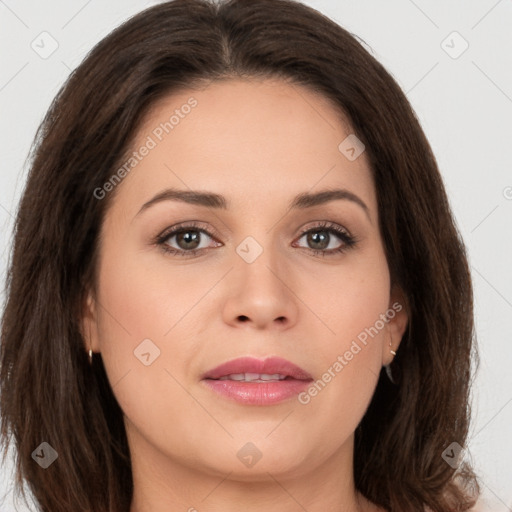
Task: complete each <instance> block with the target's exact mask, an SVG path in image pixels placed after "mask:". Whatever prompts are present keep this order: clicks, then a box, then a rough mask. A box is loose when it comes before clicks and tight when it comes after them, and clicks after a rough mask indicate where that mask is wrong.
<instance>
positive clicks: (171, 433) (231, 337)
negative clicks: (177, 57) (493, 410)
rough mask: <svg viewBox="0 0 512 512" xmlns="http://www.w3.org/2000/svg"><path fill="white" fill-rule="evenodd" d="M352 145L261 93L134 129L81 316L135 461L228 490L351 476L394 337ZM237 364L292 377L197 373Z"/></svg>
mask: <svg viewBox="0 0 512 512" xmlns="http://www.w3.org/2000/svg"><path fill="white" fill-rule="evenodd" d="M351 133H352V132H351V130H350V127H349V126H347V125H346V124H345V123H343V122H342V120H341V118H340V117H339V115H338V114H337V113H336V111H335V110H334V108H333V107H332V105H330V104H329V103H328V102H327V100H326V99H325V98H323V97H321V96H319V95H317V94H315V93H313V92H311V91H308V90H306V89H304V88H300V87H298V86H292V85H289V84H287V83H286V82H284V81H272V80H264V81H241V80H240V81H238V80H230V81H224V82H214V83H212V84H210V85H209V86H208V87H207V88H205V89H203V90H199V91H198V90H189V91H184V92H181V93H179V94H174V95H172V96H170V97H168V98H166V99H165V101H161V102H160V103H159V104H157V105H156V106H155V107H154V108H153V109H152V110H151V112H150V113H149V114H148V115H147V117H146V118H145V120H144V123H143V125H142V126H141V128H140V130H139V133H138V137H137V141H136V143H135V144H134V146H133V150H134V151H136V152H137V154H138V156H136V157H134V159H133V160H132V161H131V162H128V164H127V165H126V166H125V172H124V173H123V172H120V173H119V174H118V176H119V175H120V176H121V177H123V175H125V176H124V177H123V179H122V181H121V182H120V183H119V184H117V185H116V190H115V196H114V200H113V202H112V203H111V205H110V208H109V210H108V213H107V215H106V217H105V219H104V223H103V226H102V238H101V240H102V243H101V247H100V257H99V261H98V265H99V268H98V271H99V273H98V276H99V278H98V283H97V289H96V290H95V292H94V294H93V293H92V292H91V295H90V296H89V300H88V302H87V305H88V307H87V310H86V313H85V314H84V319H83V320H84V332H86V333H88V335H87V336H88V338H87V340H88V343H90V344H91V345H92V348H93V350H94V351H95V352H100V353H101V356H102V358H103V362H104V365H105V368H106V371H107V375H108V378H109V381H110V384H111V386H112V388H113V392H114V394H115V396H116V398H117V400H118V402H119V404H120V406H121V408H122V410H123V412H124V414H125V424H126V429H127V434H128V438H129V443H130V449H131V453H132V458H136V459H137V460H138V461H139V462H138V463H139V464H141V465H142V464H143V462H142V460H146V461H149V460H151V464H152V467H153V468H156V467H158V468H162V469H163V468H164V467H165V468H166V470H168V471H171V470H172V469H171V468H174V469H176V468H180V469H181V470H182V471H187V470H188V471H201V472H203V473H207V474H210V475H223V476H225V475H226V474H227V473H230V472H231V473H232V475H234V476H236V478H238V479H239V480H244V479H246V480H257V479H263V478H266V477H265V475H266V473H267V472H268V471H271V472H272V474H273V475H278V474H279V475H281V476H282V477H283V478H284V477H285V476H286V477H294V476H299V475H305V474H307V473H311V472H313V471H320V468H322V467H326V466H327V465H328V464H330V463H331V462H333V463H337V464H340V463H341V462H344V463H345V464H348V461H349V460H350V459H349V457H350V455H349V454H350V453H351V451H352V442H353V434H354V430H355V429H356V427H357V425H358V424H359V422H360V421H361V419H362V417H363V415H364V413H365V411H366V408H367V407H368V405H369V402H370V400H371V397H372V395H373V393H374V390H375V387H376V384H377V380H378V375H379V373H380V370H381V367H382V365H385V364H388V363H390V362H391V360H392V357H393V356H392V355H391V354H390V348H391V347H390V343H391V344H392V349H393V350H395V351H396V350H397V348H398V345H399V343H400V339H401V336H402V334H403V332H404V330H405V327H406V314H405V306H404V304H403V301H402V297H401V296H400V295H399V294H398V292H397V291H396V290H393V289H391V286H390V275H389V270H388V265H387V261H386V257H385V253H384V247H383V242H382V239H381V235H380V233H379V229H378V225H379V219H378V212H377V196H376V191H375V189H374V185H373V181H372V176H371V172H370V168H369V166H368V161H367V158H366V154H365V152H364V151H363V152H362V153H361V154H360V155H359V156H357V154H358V152H359V151H358V149H359V147H358V146H354V143H353V140H352V139H349V140H348V141H345V139H346V138H347V137H348V136H349V135H350V134H351ZM351 140H352V143H351ZM343 141H345V142H343ZM342 142H343V144H341V146H340V143H342ZM144 147H145V148H146V149H145V150H144V149H143V148H144ZM350 147H353V148H354V149H355V151H351V150H350ZM340 148H341V149H340ZM355 156H357V158H354V157H355ZM126 169H129V170H128V171H127V170H126ZM116 172H117V171H116ZM113 186H114V185H112V184H110V186H109V185H108V184H107V185H106V186H105V187H104V191H105V193H106V194H108V193H113V192H112V190H110V189H111V188H112V187H113ZM170 189H173V190H174V195H173V194H171V193H169V190H170ZM333 190H341V192H338V193H337V195H336V194H333V195H332V196H330V197H327V195H326V194H324V195H319V193H320V192H323V191H333ZM165 191H167V194H166V193H165ZM191 191H199V192H201V193H204V194H206V193H208V194H215V195H216V196H215V197H214V198H213V199H212V198H211V197H210V199H209V202H208V201H206V200H204V201H203V200H199V199H198V198H197V196H192V195H191ZM178 192H187V193H188V194H190V195H189V201H187V200H186V198H181V199H179V197H178V194H177V193H178ZM102 194H103V192H99V191H97V195H98V197H100V198H99V199H98V200H103V199H101V196H102ZM217 195H218V196H222V197H221V198H219V197H217ZM194 197H195V199H194ZM307 197H309V200H307ZM297 198H298V200H297ZM203 199H204V198H203ZM322 199H323V200H322ZM205 201H206V202H205ZM178 228H179V229H180V230H181V232H179V231H178V232H177V233H173V230H174V231H176V230H177V229H178ZM384 320H385V321H384ZM88 348H89V346H87V349H88ZM240 357H251V358H255V359H256V360H259V361H260V363H261V361H262V360H265V359H267V358H271V357H275V358H282V359H284V360H286V361H288V362H289V363H292V364H293V365H296V366H297V367H299V368H300V369H302V374H301V375H299V374H297V373H295V372H294V371H293V370H291V369H290V368H291V367H290V366H289V365H288V366H286V365H284V364H281V363H282V361H281V363H280V362H279V361H277V363H276V365H274V366H272V365H271V364H270V363H269V366H265V365H264V364H261V365H260V366H258V361H253V365H252V366H251V365H250V364H246V363H243V362H242V363H241V364H242V366H232V367H231V368H228V369H225V371H224V373H225V374H228V375H231V377H229V379H227V380H226V379H222V380H214V379H204V378H203V377H204V376H205V374H208V372H210V371H211V370H212V369H214V368H215V367H217V366H219V365H221V364H223V363H226V362H228V361H232V360H233V359H236V358H240ZM244 364H246V366H245V367H244ZM244 369H245V371H244ZM266 371H267V374H268V375H269V376H271V378H270V382H259V381H261V380H264V379H266V378H268V377H267V376H266V375H261V374H265V372H266ZM220 373H222V372H220ZM246 373H254V374H258V375H257V376H256V377H255V376H252V377H251V376H246V375H245V374H246ZM233 374H238V376H235V377H233V376H232V375H233ZM239 374H242V378H243V379H246V378H249V379H251V378H256V380H257V381H256V382H240V381H235V380H233V379H236V378H240V377H239ZM276 374H280V375H282V376H285V375H287V378H286V379H285V380H284V381H283V382H279V379H281V377H279V376H277V377H276ZM210 375H212V374H210ZM261 377H263V379H262V378H261ZM217 378H219V375H217ZM308 378H309V380H307V379H308ZM148 467H149V463H148ZM182 474H183V473H182Z"/></svg>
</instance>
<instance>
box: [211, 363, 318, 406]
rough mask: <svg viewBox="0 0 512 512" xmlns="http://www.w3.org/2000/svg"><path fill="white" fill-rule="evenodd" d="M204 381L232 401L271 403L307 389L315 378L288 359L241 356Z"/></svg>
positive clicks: (219, 367) (214, 369)
mask: <svg viewBox="0 0 512 512" xmlns="http://www.w3.org/2000/svg"><path fill="white" fill-rule="evenodd" d="M201 380H202V382H203V383H204V384H205V385H206V386H207V387H208V388H209V389H210V390H212V391H214V392H215V393H216V394H217V395H220V396H222V397H223V398H227V399H228V400H234V401H236V402H239V403H242V404H246V405H271V404H276V403H279V402H282V401H284V400H286V399H290V398H292V397H294V396H295V395H297V394H299V393H300V392H301V391H304V389H305V388H306V387H307V386H308V385H309V383H310V382H311V381H312V380H313V378H312V376H311V375H310V374H309V373H308V372H307V371H306V370H304V369H302V368H300V367H299V366H297V365H295V364H294V363H292V362H290V361H287V360H286V359H282V358H278V357H270V358H267V359H264V360H261V359H256V358H254V357H241V358H238V359H234V360H232V361H228V362H226V363H223V364H221V365H219V366H217V367H216V368H213V369H211V370H209V371H208V372H206V373H205V374H203V376H202V379H201Z"/></svg>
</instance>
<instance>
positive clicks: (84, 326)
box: [80, 292, 99, 352]
mask: <svg viewBox="0 0 512 512" xmlns="http://www.w3.org/2000/svg"><path fill="white" fill-rule="evenodd" d="M96 315H97V310H96V301H95V300H94V297H93V296H92V293H91V292H88V294H87V298H86V299H85V301H84V304H83V307H82V317H81V318H80V329H81V334H82V338H83V340H84V344H85V346H84V350H85V351H86V352H89V350H92V351H93V352H99V343H98V336H97V332H98V328H97V316H96Z"/></svg>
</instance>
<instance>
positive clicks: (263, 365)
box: [202, 357, 313, 380]
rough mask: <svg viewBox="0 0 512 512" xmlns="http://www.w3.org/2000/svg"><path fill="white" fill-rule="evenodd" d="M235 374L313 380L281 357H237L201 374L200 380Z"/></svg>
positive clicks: (302, 370) (304, 371)
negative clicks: (282, 376)
mask: <svg viewBox="0 0 512 512" xmlns="http://www.w3.org/2000/svg"><path fill="white" fill-rule="evenodd" d="M236 373H259V374H262V373H265V374H269V375H275V374H280V375H285V376H287V377H291V378H293V379H297V380H312V379H313V377H311V375H310V374H309V373H308V372H307V371H306V370H304V369H302V368H300V367H299V366H297V365H296V364H293V363H292V362H290V361H287V360H286V359H283V358H281V357H268V358H267V359H257V358H255V357H239V358H237V359H232V360H231V361H227V362H225V363H222V364H220V365H219V366H216V367H215V368H212V369H211V370H208V371H207V372H206V373H204V374H203V376H202V379H220V377H224V376H225V375H231V374H236Z"/></svg>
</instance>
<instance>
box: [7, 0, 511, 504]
mask: <svg viewBox="0 0 512 512" xmlns="http://www.w3.org/2000/svg"><path fill="white" fill-rule="evenodd" d="M154 3H156V2H144V1H135V0H129V1H127V0H110V1H108V2H105V1H104V2H100V1H99V0H89V1H87V0H81V1H78V0H73V1H69V0H68V1H64V0H60V1H57V0H47V1H45V2H36V1H34V0H32V1H29V2H15V1H14V0H0V26H1V30H0V47H1V48H2V52H1V56H0V59H1V65H0V108H1V113H2V114H1V116H0V140H1V141H2V152H1V156H2V158H1V161H0V241H1V251H0V272H1V276H0V277H2V279H3V276H4V274H5V267H6V262H7V256H8V251H9V248H10V241H11V228H12V223H13V216H14V214H15V211H16V204H17V202H18V200H19V197H20V193H21V190H22V188H23V185H24V180H25V176H26V171H27V169H26V167H25V166H24V162H25V158H26V156H27V153H28V150H29V146H30V143H31V141H32V138H33V136H34V134H35V131H36V128H37V126H38V125H39V123H40V121H41V119H42V117H43V115H44V113H45V111H46V110H47V108H48V106H49V104H50V101H51V100H52V98H53V97H54V95H55V94H56V93H57V91H58V89H59V87H60V86H61V85H62V83H63V82H64V81H65V79H66V78H67V76H68V74H69V73H70V70H71V69H73V68H74V67H76V66H77V65H78V64H79V63H80V62H81V60H82V59H83V58H84V56H85V53H86V52H87V51H88V50H90V49H91V48H92V46H93V45H94V44H95V43H96V42H98V41H99V40H100V39H101V38H102V37H104V36H105V35H107V34H108V33H109V32H110V31H111V30H112V29H113V28H114V27H115V26H117V25H118V24H120V23H121V22H122V21H123V20H125V19H126V18H127V17H129V16H131V15H132V14H134V13H136V12H138V11H139V10H141V9H142V8H144V7H146V6H149V5H152V4H154ZM305 3H307V4H309V5H311V6H312V7H314V8H316V9H317V10H319V11H321V12H322V13H324V14H326V15H327V16H329V17H331V18H333V19H334V20H335V21H336V22H338V23H339V24H340V25H342V26H344V27H345V28H347V29H348V30H349V31H350V32H352V33H353V34H356V35H357V36H359V37H360V38H362V39H363V40H364V41H365V44H366V46H367V48H368V49H369V50H370V51H371V52H372V53H373V55H374V56H375V57H376V58H377V59H378V60H380V62H382V63H383V64H384V66H386V68H387V69H388V71H389V72H390V73H391V74H392V75H393V76H394V77H395V79H396V80H397V81H398V83H399V84H400V85H401V87H402V88H403V90H404V91H405V92H406V94H407V96H408V98H409V100H410V101H411V103H412V105H413V107H414V108H415V110H416V112H417V115H418V118H419V119H420V122H421V124H422V126H423V128H424V130H425V133H426V135H427V137H428V138H429V140H430V142H431V145H432V147H433V150H434V153H435V154H436V156H437V159H438V163H439V166H440V169H441V172H442V174H443V177H444V180H445V184H446V188H447V191H448V194H449V197H450V200H451V204H452V207H453V211H454V213H455V216H456V219H457V222H458V225H459V228H460V230H461V232H462V235H463V237H464V240H465V242H466V245H467V247H468V251H469V257H470V263H471V266H472V273H473V279H474V287H475V308H476V325H477V335H478V346H479V351H480V355H481V358H482V362H481V367H480V370H479V372H478V375H477V379H476V383H475V386H474V389H473V423H472V428H471V431H470V436H469V442H468V444H467V446H466V447H465V448H466V457H469V458H470V459H471V460H472V461H473V462H474V464H475V466H476V470H477V471H478V473H479V474H480V476H481V478H482V484H483V485H482V487H483V491H484V493H483V499H482V500H481V505H480V508H479V509H478V510H486V511H487V510H489V511H491V510H492V511H496V512H502V511H507V510H508V511H510V510H512V485H511V483H512V439H511V437H510V430H511V429H510V425H512V404H511V402H512V372H510V366H511V363H512V343H511V341H512V336H511V334H512V325H511V319H512V273H511V272H510V262H512V257H511V256H512V241H511V234H512V229H511V228H512V166H511V163H512V137H511V136H512V129H511V122H510V119H511V117H512V32H511V27H512V0H500V1H496V0H480V1H477V0H472V1H464V2H463V1H445V2H439V1H437V2H434V1H433V0H415V1H413V0H391V1H388V2H382V1H380V0H363V1H357V2H356V1H355V0H353V1H348V0H337V1H335V0H316V1H315V0H309V1H306V2H305ZM43 31H46V32H48V33H49V34H51V36H40V34H41V33H42V32H43ZM454 31H456V32H457V33H458V34H459V35H457V34H455V35H454V34H453V32H454ZM45 37H46V39H44V40H43V39H42V38H45ZM50 37H51V38H53V39H54V40H55V41H56V42H57V44H58V48H57V49H56V51H55V52H54V53H53V54H52V55H50V56H49V57H48V58H42V57H41V56H40V54H38V53H37V52H36V51H34V50H33V49H32V47H31V44H33V46H36V47H37V45H39V48H40V49H39V50H38V51H39V52H42V51H43V46H44V49H46V50H49V49H51V44H52V41H51V39H50ZM33 41H34V43H32V42H33ZM443 41H444V42H443ZM53 44H55V43H53ZM466 45H469V46H468V48H467V49H466V50H465V51H464V52H463V53H461V52H462V50H464V48H465V46H466ZM1 300H2V301H3V300H4V297H3V296H2V299H1ZM11 469H12V467H11V466H10V465H8V466H7V467H4V468H0V495H2V496H3V495H4V494H5V493H7V495H6V499H5V501H4V502H2V501H1V498H0V510H1V511H2V512H4V511H5V512H12V511H14V510H15V508H14V505H13V503H14V502H13V497H12V494H11V493H10V491H9V489H10V488H11V487H12V475H11ZM17 509H18V510H20V511H25V510H26V509H25V508H24V507H23V506H21V503H20V505H19V506H18V508H17Z"/></svg>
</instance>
